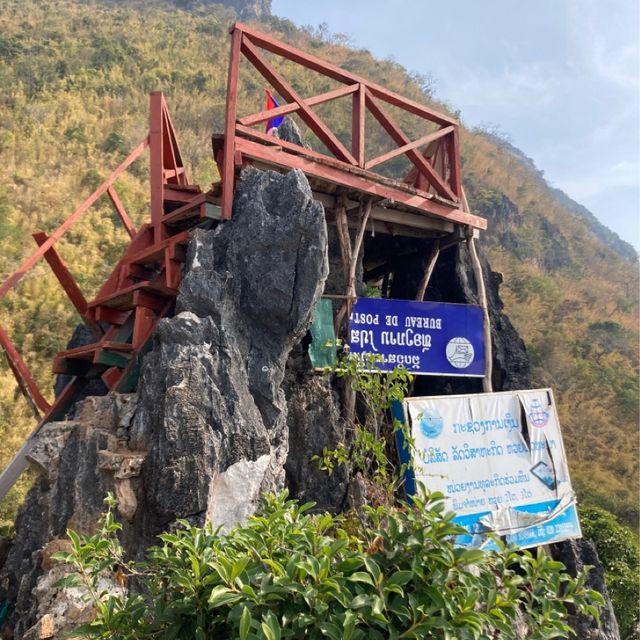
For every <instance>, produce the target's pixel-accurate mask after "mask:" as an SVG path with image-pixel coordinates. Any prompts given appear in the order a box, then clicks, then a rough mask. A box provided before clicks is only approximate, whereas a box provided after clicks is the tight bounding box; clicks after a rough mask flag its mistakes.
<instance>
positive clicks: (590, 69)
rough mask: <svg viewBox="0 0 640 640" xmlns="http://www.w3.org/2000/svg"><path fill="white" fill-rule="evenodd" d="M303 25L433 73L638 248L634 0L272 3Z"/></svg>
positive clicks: (469, 111) (458, 101)
mask: <svg viewBox="0 0 640 640" xmlns="http://www.w3.org/2000/svg"><path fill="white" fill-rule="evenodd" d="M273 13H274V14H275V15H277V16H280V17H284V18H289V19H290V20H292V21H293V22H295V23H296V24H300V25H312V26H318V25H319V24H321V23H326V24H327V25H328V27H329V30H330V31H332V32H335V33H345V34H347V35H348V36H350V38H351V41H352V43H353V44H354V45H355V46H358V47H364V48H367V49H369V50H370V51H371V52H372V53H373V54H375V55H376V56H378V57H382V58H386V57H392V58H394V59H395V60H397V61H398V62H399V63H401V64H402V65H403V66H405V67H407V68H408V69H410V70H412V71H417V72H419V73H422V74H425V75H430V76H431V77H433V79H434V81H435V93H436V96H437V97H438V98H439V99H441V100H444V101H446V102H448V103H450V104H451V105H452V106H453V107H454V108H456V109H459V110H460V111H461V116H462V119H463V120H464V122H465V123H466V124H467V125H470V126H476V125H479V124H485V123H491V124H494V125H497V126H498V127H499V129H500V130H501V131H503V132H504V133H506V134H508V135H509V137H510V138H511V139H512V141H513V143H514V144H515V145H516V146H517V147H519V148H520V149H521V150H522V151H523V152H524V153H525V154H526V155H528V156H529V157H531V158H533V160H534V161H535V163H536V165H537V167H538V168H539V169H542V170H544V172H545V176H546V178H547V180H548V181H549V182H550V183H551V184H552V185H553V186H555V187H559V188H560V189H563V190H564V191H566V192H567V194H568V195H569V196H571V197H572V198H573V199H574V200H577V201H578V202H580V203H581V204H583V205H585V206H586V207H587V208H588V209H590V210H591V211H592V212H593V213H594V214H595V215H596V216H597V217H598V218H599V219H600V220H601V221H602V222H603V223H604V224H606V225H607V226H608V227H610V228H611V229H613V230H614V231H616V232H617V233H618V234H619V235H620V236H621V237H622V238H624V239H625V240H627V241H628V242H631V243H632V244H634V245H635V247H636V248H638V249H640V47H639V39H640V2H638V0H535V1H527V0H519V1H518V0H483V1H481V0H449V2H434V1H429V0H394V1H388V0H387V1H383V0H321V1H317V0H313V1H310V0H307V1H305V0H273Z"/></svg>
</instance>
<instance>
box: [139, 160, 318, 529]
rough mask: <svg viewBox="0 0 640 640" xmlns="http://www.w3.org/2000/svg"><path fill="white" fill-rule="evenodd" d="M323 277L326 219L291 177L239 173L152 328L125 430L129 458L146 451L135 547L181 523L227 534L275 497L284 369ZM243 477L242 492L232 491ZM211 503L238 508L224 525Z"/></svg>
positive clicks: (283, 447)
mask: <svg viewBox="0 0 640 640" xmlns="http://www.w3.org/2000/svg"><path fill="white" fill-rule="evenodd" d="M327 272H328V265H327V230H326V223H325V219H324V210H323V208H322V205H320V204H319V203H317V202H315V201H314V200H313V198H312V194H311V189H310V187H309V184H308V182H307V180H306V178H305V176H304V174H302V173H301V172H298V171H292V172H290V173H288V174H286V175H281V174H278V173H275V172H272V171H267V172H261V171H257V170H254V169H247V170H244V171H243V172H242V174H241V177H240V180H239V184H238V186H237V188H236V194H235V199H234V210H233V217H232V219H231V220H230V221H229V222H227V223H226V224H225V225H224V226H222V227H219V228H217V229H215V230H213V231H203V230H197V231H195V232H194V234H193V237H192V240H191V243H190V246H189V251H188V256H187V264H186V268H185V276H184V279H183V282H182V285H181V287H180V293H179V296H178V299H177V304H176V310H177V315H176V316H175V317H174V318H171V319H167V320H163V321H162V322H161V323H160V324H159V326H158V329H157V335H156V340H155V344H154V347H153V349H152V351H151V353H150V354H149V355H148V357H147V359H146V362H145V365H144V368H143V371H142V384H141V388H140V391H139V395H140V403H139V406H138V410H137V412H136V415H135V418H134V420H133V423H132V426H131V429H130V446H131V447H132V448H133V449H134V450H137V449H142V448H144V447H149V443H153V446H152V447H150V450H149V453H148V455H147V458H146V460H145V463H144V465H143V476H142V477H143V483H142V486H143V493H142V495H141V496H139V507H138V508H139V512H141V513H142V514H144V515H141V517H140V518H136V520H135V522H134V529H135V535H136V537H137V539H138V540H141V539H144V540H148V541H151V540H152V539H153V537H154V536H155V535H157V534H158V533H160V532H161V531H163V530H165V529H167V528H168V527H169V526H170V524H171V523H172V522H173V521H174V520H175V519H176V518H180V517H185V516H190V517H192V519H193V521H195V522H202V521H203V520H204V519H205V518H206V516H207V514H209V516H210V517H212V518H214V519H217V522H220V523H223V524H225V525H226V526H230V525H231V524H233V522H232V520H234V519H235V518H236V516H237V517H238V518H241V517H243V516H244V515H246V514H248V513H250V512H251V511H252V510H253V509H254V508H255V504H256V497H257V491H255V489H256V488H257V489H258V490H259V491H265V490H279V489H281V488H283V486H284V481H285V472H284V464H285V460H286V459H287V451H288V439H287V404H286V399H285V394H284V391H283V389H282V382H283V378H284V374H285V367H286V363H287V358H288V357H289V353H290V352H291V350H292V348H293V347H294V346H295V345H296V344H298V343H299V342H300V341H301V340H302V338H303V337H304V335H305V334H306V332H307V330H308V328H309V326H310V324H311V320H312V314H313V310H314V308H315V304H316V302H317V300H318V298H319V296H320V294H321V293H322V290H323V287H324V282H325V279H326V277H327ZM265 461H266V464H265ZM241 469H245V470H247V471H248V472H249V473H250V482H249V483H248V484H247V491H246V492H242V491H238V488H237V487H232V486H231V485H232V484H233V483H234V482H237V478H238V476H237V474H238V472H239V470H241ZM217 500H223V501H225V503H226V504H229V502H230V501H231V500H236V501H237V503H236V504H235V509H234V510H233V512H232V513H230V514H226V515H223V514H222V512H221V510H220V505H219V504H218V503H217V502H216V501H217ZM233 514H236V516H234V515H233Z"/></svg>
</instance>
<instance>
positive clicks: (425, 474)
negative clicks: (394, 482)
mask: <svg viewBox="0 0 640 640" xmlns="http://www.w3.org/2000/svg"><path fill="white" fill-rule="evenodd" d="M404 408H405V418H406V419H407V420H408V422H409V424H410V427H411V435H412V437H413V439H414V443H415V452H414V461H413V462H414V470H413V472H414V478H413V480H414V482H415V485H417V488H418V490H419V487H420V485H422V486H424V487H425V488H426V489H428V490H429V491H440V492H442V493H443V494H445V496H446V497H447V507H448V508H449V509H451V510H452V511H455V512H456V513H457V521H458V522H459V523H460V524H462V525H463V526H464V527H465V528H467V529H468V530H469V532H470V536H469V539H468V540H465V541H463V543H465V544H469V545H472V546H485V547H486V546H488V545H490V544H491V543H490V542H488V539H487V538H486V535H484V534H486V533H487V532H489V531H490V532H493V533H496V534H499V535H502V536H506V538H507V541H508V542H513V543H515V544H517V545H518V546H520V547H523V548H526V547H532V546H537V545H540V544H547V543H550V542H558V541H560V540H565V539H567V538H576V537H580V535H581V532H580V525H579V523H578V517H577V510H576V502H575V494H574V492H573V490H572V488H571V482H570V480H569V470H568V468H567V459H566V455H565V450H564V446H563V443H562V436H561V433H560V425H559V422H558V415H557V412H556V407H555V403H554V401H553V394H552V392H551V390H550V389H537V390H532V391H509V392H502V393H487V394H478V395H467V396H434V397H428V398H408V399H407V400H406V401H405V404H404ZM411 480H412V479H409V483H408V484H409V487H408V488H409V489H410V490H411V486H410V485H411ZM415 485H414V488H413V490H415Z"/></svg>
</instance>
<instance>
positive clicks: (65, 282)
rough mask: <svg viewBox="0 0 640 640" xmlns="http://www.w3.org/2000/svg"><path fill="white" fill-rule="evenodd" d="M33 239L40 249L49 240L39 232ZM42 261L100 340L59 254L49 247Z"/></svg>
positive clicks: (82, 299) (97, 327) (98, 331)
mask: <svg viewBox="0 0 640 640" xmlns="http://www.w3.org/2000/svg"><path fill="white" fill-rule="evenodd" d="M33 239H34V240H35V241H36V243H37V244H38V246H39V247H41V246H42V245H43V244H44V243H45V242H46V241H47V240H48V239H49V236H48V235H47V234H46V233H44V232H43V231H39V232H38V233H34V234H33ZM44 259H45V260H46V261H47V263H48V264H49V266H50V267H51V270H52V271H53V274H54V275H55V277H56V278H57V279H58V282H59V283H60V286H61V287H62V288H63V289H64V292H65V293H66V294H67V297H68V298H69V300H70V301H71V304H73V306H74V307H75V308H76V311H77V312H78V313H79V314H80V317H81V318H82V320H83V322H84V323H85V324H86V325H87V327H89V329H90V330H91V333H93V335H94V336H95V337H96V338H101V337H102V335H103V333H104V332H103V331H102V329H101V328H100V325H99V324H98V323H97V322H94V321H93V320H92V319H91V318H89V317H87V300H86V298H85V297H84V295H83V293H82V291H81V290H80V287H79V286H78V285H77V283H76V281H75V279H74V277H73V276H72V275H71V272H70V271H69V269H68V268H67V265H66V264H65V263H64V261H63V260H62V258H61V257H60V254H59V253H58V252H57V251H56V250H55V248H54V247H51V248H50V249H48V250H47V252H46V253H45V254H44Z"/></svg>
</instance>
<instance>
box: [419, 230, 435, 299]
mask: <svg viewBox="0 0 640 640" xmlns="http://www.w3.org/2000/svg"><path fill="white" fill-rule="evenodd" d="M439 255H440V240H436V241H435V242H434V243H433V246H432V247H431V255H430V256H429V261H428V262H427V266H426V268H425V270H424V275H423V276H422V280H421V281H420V285H419V286H418V293H417V294H416V300H417V301H418V302H422V301H423V300H424V294H425V293H426V292H427V287H428V286H429V280H431V274H432V273H433V270H434V268H435V266H436V262H437V261H438V256H439Z"/></svg>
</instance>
